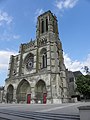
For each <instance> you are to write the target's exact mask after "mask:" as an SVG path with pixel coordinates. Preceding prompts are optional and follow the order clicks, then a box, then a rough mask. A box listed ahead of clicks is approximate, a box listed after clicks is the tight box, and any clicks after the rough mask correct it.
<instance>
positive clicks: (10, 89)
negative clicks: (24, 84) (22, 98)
mask: <svg viewBox="0 0 90 120" xmlns="http://www.w3.org/2000/svg"><path fill="white" fill-rule="evenodd" d="M13 90H14V88H13V86H12V85H9V86H8V88H7V95H6V97H7V103H12V102H13Z"/></svg>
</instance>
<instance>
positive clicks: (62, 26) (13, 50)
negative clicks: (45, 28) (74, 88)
mask: <svg viewBox="0 0 90 120" xmlns="http://www.w3.org/2000/svg"><path fill="white" fill-rule="evenodd" d="M48 10H51V12H52V13H53V14H55V15H56V16H57V20H58V29H59V37H60V40H61V42H62V46H63V51H64V62H65V65H66V68H68V70H72V71H77V70H80V71H81V72H83V73H84V70H83V67H84V66H88V67H89V69H90V0H0V86H4V85H5V79H6V78H7V75H8V67H9V59H10V55H16V54H18V51H19V46H20V44H21V43H27V42H29V41H30V40H31V39H33V40H34V39H35V38H36V22H37V16H39V15H40V14H42V13H44V12H46V11H48Z"/></svg>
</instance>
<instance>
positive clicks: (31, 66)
mask: <svg viewBox="0 0 90 120" xmlns="http://www.w3.org/2000/svg"><path fill="white" fill-rule="evenodd" d="M32 68H33V61H32V60H28V61H27V63H26V69H27V70H31V69H32Z"/></svg>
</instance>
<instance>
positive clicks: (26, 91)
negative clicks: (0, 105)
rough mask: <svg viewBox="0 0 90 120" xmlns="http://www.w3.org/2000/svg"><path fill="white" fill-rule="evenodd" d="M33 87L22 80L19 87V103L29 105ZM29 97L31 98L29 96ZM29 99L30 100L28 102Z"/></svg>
mask: <svg viewBox="0 0 90 120" xmlns="http://www.w3.org/2000/svg"><path fill="white" fill-rule="evenodd" d="M30 93H31V87H30V84H29V82H28V81H27V80H25V79H24V80H22V81H21V82H20V83H19V85H18V87H17V92H16V95H17V102H18V103H26V102H27V101H28V103H29V104H30V101H31V94H30ZM28 95H29V96H28ZM27 99H28V100H27Z"/></svg>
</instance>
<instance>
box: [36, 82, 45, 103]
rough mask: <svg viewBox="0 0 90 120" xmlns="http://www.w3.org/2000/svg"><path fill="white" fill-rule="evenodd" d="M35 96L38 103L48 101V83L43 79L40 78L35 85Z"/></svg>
mask: <svg viewBox="0 0 90 120" xmlns="http://www.w3.org/2000/svg"><path fill="white" fill-rule="evenodd" d="M35 97H36V99H35V100H36V103H44V104H45V103H46V97H47V92H46V84H45V82H44V81H43V80H39V81H38V82H37V83H36V86H35Z"/></svg>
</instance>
